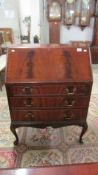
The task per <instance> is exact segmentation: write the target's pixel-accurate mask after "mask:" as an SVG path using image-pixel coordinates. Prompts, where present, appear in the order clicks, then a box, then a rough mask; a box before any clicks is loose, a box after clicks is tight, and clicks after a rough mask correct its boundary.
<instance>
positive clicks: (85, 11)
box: [80, 0, 91, 28]
mask: <svg viewBox="0 0 98 175" xmlns="http://www.w3.org/2000/svg"><path fill="white" fill-rule="evenodd" d="M90 17H91V14H90V0H82V2H81V13H80V26H81V27H82V28H83V27H86V26H89V24H90Z"/></svg>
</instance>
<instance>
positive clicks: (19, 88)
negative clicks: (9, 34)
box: [6, 45, 93, 144]
mask: <svg viewBox="0 0 98 175" xmlns="http://www.w3.org/2000/svg"><path fill="white" fill-rule="evenodd" d="M92 82H93V80H92V71H91V63H90V50H89V48H77V47H71V46H68V45H30V46H29V45H26V46H22V45H21V46H17V47H12V48H9V49H8V56H7V68H6V90H7V97H8V103H9V109H10V115H11V127H10V128H11V131H12V132H13V134H14V135H15V137H16V140H15V142H14V143H15V144H18V142H19V141H18V135H17V133H16V128H18V127H21V126H24V127H36V128H45V127H48V126H51V127H54V128H57V127H62V126H68V125H79V126H81V127H82V131H81V134H80V138H79V142H80V143H82V137H83V135H84V133H85V132H86V130H87V122H86V118H87V112H88V107H89V101H90V95H91V88H92Z"/></svg>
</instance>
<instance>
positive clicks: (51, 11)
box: [48, 1, 62, 21]
mask: <svg viewBox="0 0 98 175" xmlns="http://www.w3.org/2000/svg"><path fill="white" fill-rule="evenodd" d="M61 18H62V8H61V5H60V3H59V2H56V1H53V2H52V3H51V4H49V5H48V20H49V21H61Z"/></svg>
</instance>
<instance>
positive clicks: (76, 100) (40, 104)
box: [10, 96, 89, 109]
mask: <svg viewBox="0 0 98 175" xmlns="http://www.w3.org/2000/svg"><path fill="white" fill-rule="evenodd" d="M88 103H89V98H88V97H85V96H80V97H69V96H66V97H64V96H58V97H41V98H39V97H33V98H32V97H27V98H25V97H10V106H11V107H12V108H26V109H30V108H82V107H87V106H88Z"/></svg>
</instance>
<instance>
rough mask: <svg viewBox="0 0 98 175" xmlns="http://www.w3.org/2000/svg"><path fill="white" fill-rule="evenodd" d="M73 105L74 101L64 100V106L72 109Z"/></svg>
mask: <svg viewBox="0 0 98 175" xmlns="http://www.w3.org/2000/svg"><path fill="white" fill-rule="evenodd" d="M74 104H75V100H65V105H66V106H68V107H73V106H74Z"/></svg>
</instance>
